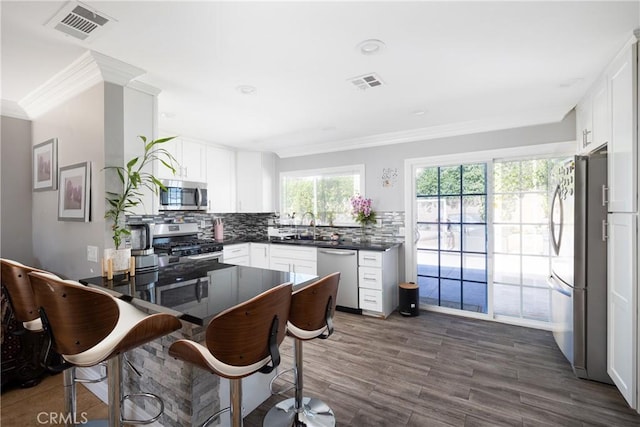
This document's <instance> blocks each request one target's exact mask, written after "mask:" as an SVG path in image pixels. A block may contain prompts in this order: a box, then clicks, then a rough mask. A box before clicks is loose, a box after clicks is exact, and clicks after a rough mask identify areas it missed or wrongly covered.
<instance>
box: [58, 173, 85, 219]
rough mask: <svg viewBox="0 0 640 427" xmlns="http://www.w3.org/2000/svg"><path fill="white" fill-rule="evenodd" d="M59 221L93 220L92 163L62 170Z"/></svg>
mask: <svg viewBox="0 0 640 427" xmlns="http://www.w3.org/2000/svg"><path fill="white" fill-rule="evenodd" d="M59 184H60V188H59V190H58V221H80V222H89V221H90V220H91V163H90V162H82V163H77V164H75V165H70V166H65V167H62V168H60V176H59Z"/></svg>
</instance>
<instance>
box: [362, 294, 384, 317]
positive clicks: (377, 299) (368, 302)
mask: <svg viewBox="0 0 640 427" xmlns="http://www.w3.org/2000/svg"><path fill="white" fill-rule="evenodd" d="M360 308H361V309H362V310H369V311H378V312H382V291H375V290H373V289H363V288H360Z"/></svg>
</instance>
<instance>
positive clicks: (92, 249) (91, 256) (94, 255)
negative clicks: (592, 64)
mask: <svg viewBox="0 0 640 427" xmlns="http://www.w3.org/2000/svg"><path fill="white" fill-rule="evenodd" d="M87 261H91V262H98V247H97V246H87Z"/></svg>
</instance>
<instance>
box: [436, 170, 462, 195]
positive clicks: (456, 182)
mask: <svg viewBox="0 0 640 427" xmlns="http://www.w3.org/2000/svg"><path fill="white" fill-rule="evenodd" d="M440 194H460V166H452V167H442V168H440Z"/></svg>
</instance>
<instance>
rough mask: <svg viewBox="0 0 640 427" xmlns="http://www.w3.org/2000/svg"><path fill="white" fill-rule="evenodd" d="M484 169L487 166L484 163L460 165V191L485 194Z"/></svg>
mask: <svg viewBox="0 0 640 427" xmlns="http://www.w3.org/2000/svg"><path fill="white" fill-rule="evenodd" d="M486 169H487V166H486V164H484V163H479V164H476V165H464V166H462V193H464V194H485V193H486V192H487V186H486V172H485V171H486Z"/></svg>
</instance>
